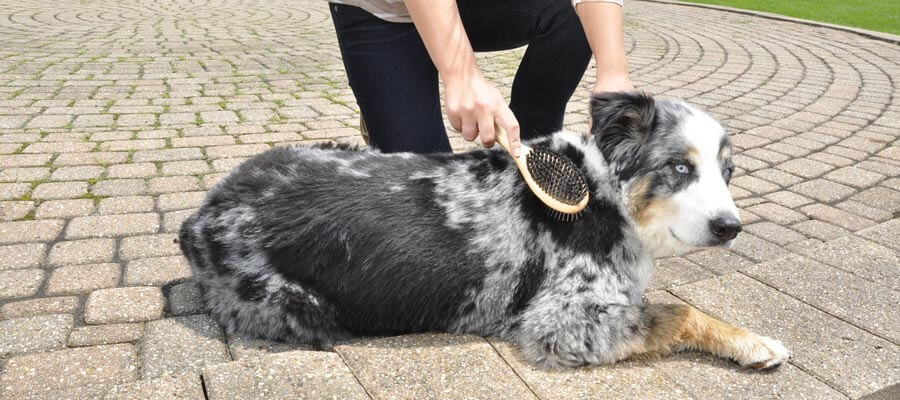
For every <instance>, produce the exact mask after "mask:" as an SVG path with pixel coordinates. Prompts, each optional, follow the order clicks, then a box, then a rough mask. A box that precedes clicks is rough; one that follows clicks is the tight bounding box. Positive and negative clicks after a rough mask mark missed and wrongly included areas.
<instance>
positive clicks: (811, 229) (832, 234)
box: [791, 219, 850, 240]
mask: <svg viewBox="0 0 900 400" xmlns="http://www.w3.org/2000/svg"><path fill="white" fill-rule="evenodd" d="M791 229H794V230H796V231H798V232H800V233H802V234H804V235H807V236H811V237H814V238H816V239H819V240H830V239H835V238H839V237H841V236H846V235H848V234H850V231H848V230H846V229H844V228H841V227H838V226H834V225H831V224H829V223H827V222H823V221H819V220H816V219H811V220H808V221H803V222H798V223H796V224H794V225H791Z"/></svg>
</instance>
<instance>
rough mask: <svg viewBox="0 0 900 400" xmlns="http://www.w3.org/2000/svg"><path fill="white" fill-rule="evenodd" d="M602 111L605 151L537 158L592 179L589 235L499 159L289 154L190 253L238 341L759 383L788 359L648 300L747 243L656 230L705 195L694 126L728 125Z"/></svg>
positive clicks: (739, 333)
mask: <svg viewBox="0 0 900 400" xmlns="http://www.w3.org/2000/svg"><path fill="white" fill-rule="evenodd" d="M592 114H593V121H594V128H593V132H592V135H590V136H589V137H584V136H580V135H574V134H570V133H558V134H555V135H553V136H550V137H547V138H542V139H539V140H536V141H532V142H530V143H528V144H529V145H532V146H549V147H550V148H552V149H553V150H555V151H558V152H561V153H562V154H565V155H566V156H568V157H570V158H571V159H572V161H574V162H575V164H576V165H578V166H579V168H581V169H582V170H583V171H584V172H585V174H586V176H587V178H588V182H589V186H590V189H589V190H590V196H591V200H590V202H589V204H588V207H587V208H586V209H585V211H584V212H583V213H582V215H581V216H580V218H579V219H577V220H576V221H574V222H561V221H559V220H556V219H554V218H553V217H552V216H550V214H549V213H547V212H546V209H545V208H544V206H543V205H542V204H540V203H539V201H538V200H537V199H536V197H534V195H533V194H531V192H529V190H528V188H527V187H526V185H525V184H524V183H523V181H522V179H521V177H520V175H519V172H518V170H517V169H516V167H515V164H514V163H513V162H512V160H511V159H510V158H509V156H508V155H507V154H506V153H504V152H502V151H501V150H481V151H473V152H469V153H464V154H430V155H414V154H403V153H401V154H383V153H380V152H377V151H373V150H367V151H356V150H353V149H348V148H345V147H336V148H334V147H328V146H319V147H280V148H275V149H273V150H270V151H268V152H266V153H264V154H262V155H260V156H258V157H256V158H253V159H252V160H250V161H248V162H246V163H244V164H242V165H240V166H239V167H237V168H236V169H235V170H234V171H233V172H232V173H231V174H230V175H229V176H227V177H225V178H224V179H223V180H222V181H221V182H220V183H218V184H217V185H216V186H215V187H214V188H213V189H212V190H211V191H210V193H209V195H208V197H207V199H206V201H205V203H204V204H203V205H202V207H201V208H200V209H199V211H197V212H196V213H195V214H194V215H192V216H191V217H190V218H188V219H187V220H186V221H185V222H184V224H183V226H182V228H181V233H180V243H181V247H182V250H183V251H184V254H185V255H186V256H187V258H188V259H189V260H190V263H191V265H192V268H193V271H194V275H195V277H196V280H197V283H198V285H199V287H200V289H201V291H202V293H203V300H204V303H205V305H206V307H207V308H208V310H209V312H210V313H211V315H212V316H213V317H214V318H215V319H216V320H217V321H219V323H221V324H222V325H223V326H224V327H225V329H226V330H227V331H228V332H230V333H237V334H240V335H246V336H251V337H261V338H267V339H272V340H279V341H287V342H295V343H312V344H315V345H318V346H322V347H329V346H331V345H332V344H334V343H335V342H337V341H340V340H343V339H347V338H350V337H355V336H363V335H394V334H401V333H410V332H424V331H443V332H450V333H471V334H477V335H485V336H499V337H502V338H504V339H506V340H510V341H513V342H515V343H517V344H518V345H519V346H520V347H521V349H522V351H523V353H524V355H525V356H526V357H527V358H528V359H530V360H532V361H533V362H535V363H537V364H539V365H541V366H544V367H549V368H555V367H573V366H579V365H586V364H601V363H611V362H615V361H618V360H621V359H625V358H629V357H636V356H653V355H662V354H667V353H669V352H672V351H676V350H681V349H686V348H694V349H700V350H705V351H709V352H713V353H715V354H718V355H720V356H722V357H729V358H732V359H735V360H736V361H737V362H739V363H741V364H742V365H746V366H752V367H757V368H767V367H772V366H776V365H778V364H780V363H781V362H783V361H784V360H785V359H786V358H787V357H788V355H789V353H788V352H787V350H786V349H784V348H783V346H781V344H780V343H779V342H777V341H774V340H772V339H768V338H765V337H762V336H758V335H755V334H752V333H750V332H747V331H745V330H743V329H740V328H735V327H732V326H729V325H727V324H725V323H723V322H720V321H716V320H714V319H712V318H710V317H708V316H706V315H704V314H702V313H700V312H698V311H696V310H695V309H692V308H690V307H686V306H683V305H645V304H643V303H642V300H641V299H642V295H643V293H644V290H645V288H646V287H647V284H648V281H649V279H650V275H651V270H652V268H653V261H652V257H653V256H654V255H659V254H663V253H667V252H679V251H683V250H685V249H686V248H689V247H697V246H705V245H724V244H728V243H730V241H731V239H733V237H734V236H733V235H730V234H728V235H726V237H724V238H722V237H721V235H720V237H719V239H722V240H718V241H717V239H715V235H713V236H712V239H709V237H710V236H709V234H708V233H704V234H703V235H706V236H703V235H700V234H698V235H696V237H694V238H693V239H691V240H693V242H692V243H688V242H691V240H688V241H685V240H684V237H681V238H680V239H681V240H678V241H676V240H675V239H672V238H668V237H663V236H667V235H669V233H660V232H662V231H663V229H655V228H653V226H654V224H656V221H661V220H664V219H665V218H664V216H665V215H666V214H667V213H668V214H673V213H674V212H673V211H666V210H671V209H672V208H671V206H672V204H671V203H672V202H673V201H675V200H673V199H676V195H678V193H680V192H682V191H685V190H686V188H687V187H694V186H697V185H695V183H696V182H697V181H698V179H699V178H698V176H699V174H700V168H699V167H698V165H693V167H694V169H693V170H692V171H691V173H675V172H672V171H671V168H669V165H670V164H671V162H670V161H671V160H672V159H676V160H677V159H689V158H691V157H692V155H691V154H690V153H691V150H690V146H689V145H688V142H689V139H687V138H686V135H685V133H684V132H683V130H684V129H682V128H683V126H684V125H685V124H687V122H686V121H687V120H690V119H691V118H700V119H704V121H705V119H709V120H710V121H712V120H711V119H710V118H709V117H708V116H705V114H702V113H701V112H700V111H697V110H696V109H693V108H691V107H690V106H687V105H686V104H684V103H682V102H680V101H670V100H654V99H653V98H651V97H649V96H646V95H643V94H637V93H630V94H609V95H603V96H597V97H595V98H594V99H593V100H592ZM710 126H711V125H710ZM715 126H716V127H718V124H715ZM718 129H721V128H720V127H719V128H718ZM709 136H710V138H708V139H704V140H706V141H710V140H711V141H714V142H715V143H714V144H713V146H714V147H715V149H717V150H718V154H714V155H712V156H711V157H712V158H711V159H712V160H713V163H718V165H716V166H713V167H711V168H713V169H711V170H713V171H714V172H713V173H714V174H716V173H721V176H716V177H712V178H709V179H713V180H717V181H718V182H720V184H719V185H720V186H722V187H724V182H725V181H727V180H728V179H729V178H730V173H731V170H732V169H733V167H731V165H730V154H731V150H730V144H729V143H728V141H727V136H725V135H724V133H710V134H709ZM720 136H721V137H720ZM686 149H687V150H686ZM726 150H727V151H726ZM694 153H696V150H695V151H694ZM693 156H696V154H694V155H693ZM697 160H699V158H698V159H697ZM695 161H696V160H695ZM677 170H678V171H681V172H684V168H681V167H678V168H677ZM726 191H727V189H726ZM726 196H727V194H726ZM727 201H728V202H730V204H731V208H730V209H733V210H734V212H736V209H734V208H733V202H731V199H730V197H727ZM654 210H655V211H654ZM660 210H663V211H660ZM651 211H652V212H651ZM712 217H713V216H710V218H712ZM732 219H734V218H733V217H732ZM735 221H736V220H735ZM707 223H708V222H707V221H706V220H704V221H703V222H702V224H707ZM656 225H659V224H656ZM654 229H655V230H654ZM666 229H668V230H667V231H666V232H673V233H672V236H677V235H676V233H677V232H678V230H677V229H672V228H666ZM736 229H737V230H739V224H738V226H737V228H736ZM695 231H696V230H695ZM702 231H703V232H707V231H708V230H707V229H706V225H704V226H703V227H702ZM690 232H694V231H690ZM731 233H733V234H735V235H736V231H735V232H731ZM691 234H692V235H693V233H691ZM661 235H662V236H661ZM681 235H682V236H684V235H685V234H684V233H682V234H681ZM701 236H702V238H701ZM672 243H680V244H672ZM686 244H689V246H687V245H686ZM681 247H685V248H684V249H683V248H681Z"/></svg>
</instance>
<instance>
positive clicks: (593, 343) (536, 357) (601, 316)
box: [517, 304, 790, 369]
mask: <svg viewBox="0 0 900 400" xmlns="http://www.w3.org/2000/svg"><path fill="white" fill-rule="evenodd" d="M568 308H569V310H571V312H559V311H560V310H559V309H557V310H556V311H557V312H556V313H555V314H554V313H549V312H548V313H540V312H534V311H540V310H539V309H540V307H538V310H534V309H533V310H530V311H532V312H530V313H526V315H525V316H524V317H525V318H523V321H522V324H521V329H520V331H519V333H518V335H517V338H518V342H519V344H520V346H521V347H522V351H523V353H524V354H525V355H526V357H528V358H530V359H531V360H533V361H534V362H536V363H537V364H539V365H541V366H544V367H549V368H557V367H574V366H579V365H586V364H609V363H613V362H616V361H619V360H624V359H629V358H640V357H659V356H664V355H668V354H670V353H672V352H674V351H678V350H685V349H696V350H701V351H706V352H709V353H712V354H714V355H717V356H719V357H723V358H729V359H732V360H734V361H736V362H737V363H738V364H740V365H741V366H744V367H748V368H761V369H765V368H772V367H775V366H778V365H781V364H782V363H784V362H785V361H786V360H787V359H788V358H789V357H790V352H789V351H788V350H787V349H786V348H785V347H784V346H783V345H782V344H781V342H779V341H777V340H773V339H770V338H767V337H764V336H760V335H757V334H754V333H752V332H749V331H747V330H745V329H742V328H738V327H735V326H732V325H729V324H727V323H725V322H722V321H719V320H717V319H715V318H712V317H710V316H708V315H706V314H704V313H702V312H700V311H698V310H697V309H695V308H693V307H690V306H686V305H680V304H651V305H645V306H626V305H601V304H586V305H582V306H580V307H576V306H575V305H570V306H569V307H568ZM548 311H550V310H548ZM539 314H542V315H539Z"/></svg>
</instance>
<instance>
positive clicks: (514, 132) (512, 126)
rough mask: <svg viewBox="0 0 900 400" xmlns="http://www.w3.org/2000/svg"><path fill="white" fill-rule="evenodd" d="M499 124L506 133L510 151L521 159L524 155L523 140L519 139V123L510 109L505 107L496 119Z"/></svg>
mask: <svg viewBox="0 0 900 400" xmlns="http://www.w3.org/2000/svg"><path fill="white" fill-rule="evenodd" d="M496 119H497V124H498V125H500V126H501V127H502V128H503V129H504V130H505V131H506V139H507V142H509V151H510V152H511V153H512V155H513V156H515V157H519V155H520V154H521V153H522V150H521V146H520V145H519V144H520V142H521V140H520V138H519V121H518V120H517V119H516V116H515V114H513V112H512V110H510V109H509V107H503V109H502V110H501V111H500V113H499V114H498V115H497V117H496Z"/></svg>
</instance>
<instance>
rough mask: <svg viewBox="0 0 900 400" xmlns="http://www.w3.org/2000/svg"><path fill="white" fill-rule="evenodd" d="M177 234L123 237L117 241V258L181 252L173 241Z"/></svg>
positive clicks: (145, 256)
mask: <svg viewBox="0 0 900 400" xmlns="http://www.w3.org/2000/svg"><path fill="white" fill-rule="evenodd" d="M177 238H178V235H174V234H159V235H148V236H132V237H127V238H123V239H122V241H121V242H120V243H119V259H120V260H126V261H127V260H133V259H136V258H150V257H161V256H171V255H179V254H181V248H180V247H179V246H178V244H177V243H175V240H176V239H177Z"/></svg>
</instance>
